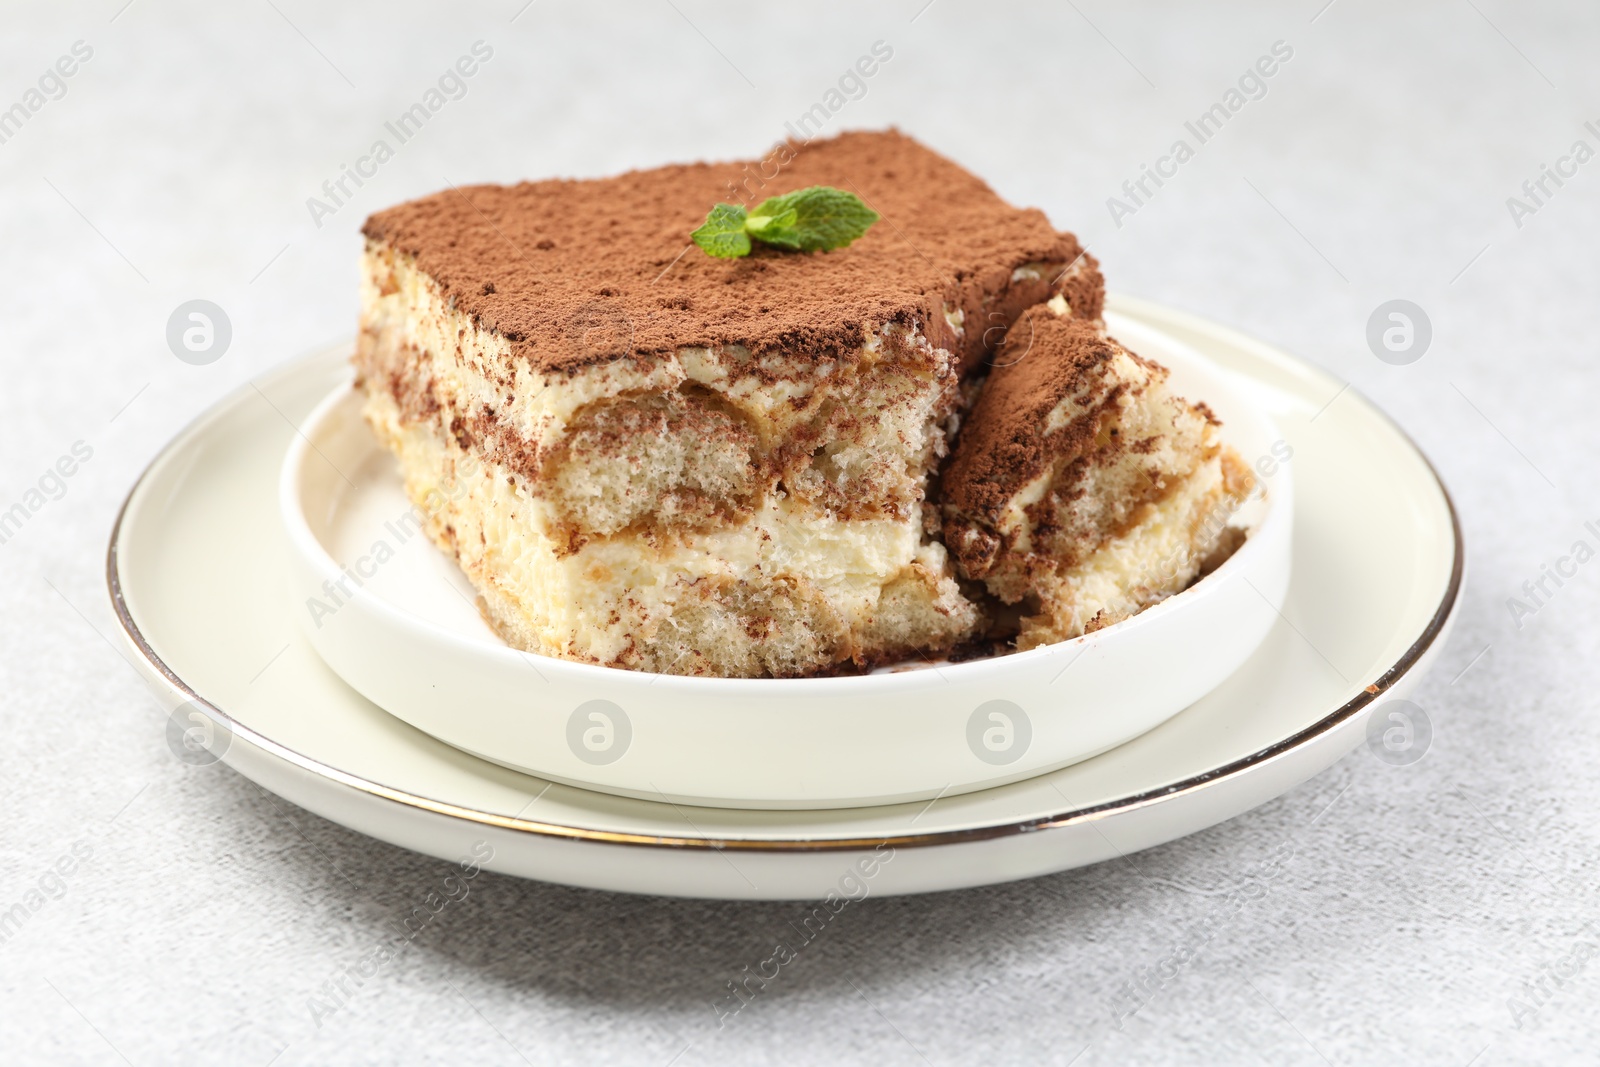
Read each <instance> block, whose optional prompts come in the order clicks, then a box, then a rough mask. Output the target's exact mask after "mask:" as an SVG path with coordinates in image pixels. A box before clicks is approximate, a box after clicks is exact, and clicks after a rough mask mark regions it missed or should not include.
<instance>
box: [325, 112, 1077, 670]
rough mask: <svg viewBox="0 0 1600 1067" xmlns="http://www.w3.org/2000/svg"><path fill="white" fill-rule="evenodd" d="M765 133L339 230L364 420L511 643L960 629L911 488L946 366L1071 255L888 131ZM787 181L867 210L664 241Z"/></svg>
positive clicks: (1072, 295)
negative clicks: (848, 225)
mask: <svg viewBox="0 0 1600 1067" xmlns="http://www.w3.org/2000/svg"><path fill="white" fill-rule="evenodd" d="M781 147H782V151H781V152H779V153H775V154H774V155H773V156H769V157H768V158H767V159H766V160H763V161H761V163H758V164H757V163H751V164H741V163H733V164H723V165H710V164H699V165H691V166H674V167H664V168H661V169H658V170H650V171H640V172H635V173H630V174H625V175H622V176H620V177H616V178H610V179H604V180H594V181H544V182H534V183H523V184H520V185H514V186H472V187H465V188H460V189H456V188H452V189H450V190H448V191H445V192H441V193H438V194H435V195H433V196H429V197H426V198H424V199H421V200H417V201H413V202H411V203H408V204H404V205H401V206H399V207H396V208H392V209H390V210H387V211H383V212H380V213H378V214H377V215H374V216H373V217H372V218H371V219H369V220H368V221H367V224H366V227H365V229H364V233H365V234H366V237H367V246H366V252H365V256H364V259H363V285H362V311H361V333H360V341H359V347H358V352H357V356H356V366H357V371H358V384H359V387H360V388H361V389H363V390H364V391H365V393H366V397H367V401H366V407H365V411H366V416H367V419H368V421H369V422H370V423H371V425H372V426H373V428H374V429H375V430H376V432H377V434H378V436H379V438H380V439H381V440H382V441H383V443H384V444H385V445H386V446H387V447H388V448H389V449H390V450H392V451H393V452H394V453H395V454H396V455H397V456H398V457H399V459H400V465H401V469H402V471H403V473H404V477H405V483H406V488H407V491H408V493H409V495H410V496H411V498H412V500H413V501H415V502H416V503H417V504H418V505H420V506H421V508H422V510H423V511H424V513H425V514H426V515H427V516H428V523H429V532H430V533H431V535H432V536H433V538H434V540H435V541H436V542H437V543H438V544H439V545H440V546H441V547H442V548H444V549H445V550H447V551H449V552H451V553H453V554H454V555H455V557H456V559H457V560H458V561H459V562H460V565H461V567H462V568H463V570H464V571H465V573H466V575H467V576H468V578H469V579H470V580H471V581H472V583H473V585H474V586H475V587H476V588H477V589H478V591H479V593H480V594H481V599H482V606H483V608H484V610H485V613H486V615H487V616H488V617H489V618H490V619H491V621H492V622H493V624H494V625H495V626H496V628H497V629H498V631H499V632H500V634H501V635H502V636H503V637H504V638H505V639H506V640H507V641H508V642H509V643H510V644H512V645H514V646H517V647H519V648H522V649H526V650H529V651H533V652H539V653H544V654H547V655H552V656H561V657H566V658H569V659H576V660H582V661H586V662H590V663H597V664H606V665H611V666H618V667H628V668H636V669H641V670H650V671H662V672H670V673H679V674H711V675H722V676H760V675H772V676H796V675H806V674H813V673H819V672H826V671H831V670H836V669H839V668H842V667H849V666H852V665H855V666H861V665H868V664H872V663H875V662H880V661H886V660H893V659H898V658H902V657H906V656H915V655H924V654H928V653H935V652H938V651H940V650H943V649H947V648H949V647H950V646H952V645H953V644H955V643H957V642H959V641H961V640H962V639H964V638H966V637H968V636H970V635H971V634H973V633H974V631H975V630H976V629H977V628H978V627H979V626H980V624H981V622H982V620H981V618H980V610H979V608H978V607H977V606H976V605H975V604H974V603H973V602H972V601H971V600H969V599H968V597H967V596H965V595H963V593H962V591H961V588H960V586H959V584H958V582H957V580H956V575H955V572H954V568H953V566H952V564H951V562H950V560H949V559H948V557H947V554H946V551H945V548H944V545H943V544H942V543H941V542H940V540H939V539H938V527H939V522H938V519H937V515H936V514H935V513H933V512H932V509H931V505H928V506H925V494H926V490H927V488H928V483H929V480H930V476H931V475H932V474H933V473H934V472H935V471H936V470H937V467H938V465H939V463H940V461H941V458H942V457H943V456H944V455H945V454H946V451H947V449H948V442H949V439H950V436H951V435H952V434H953V433H954V431H955V429H956V426H957V423H958V420H959V416H960V410H961V407H962V396H963V392H962V388H961V380H962V376H963V375H964V374H965V373H966V372H967V371H969V370H971V369H973V368H975V367H978V366H980V365H981V364H983V363H984V362H985V360H986V357H987V356H988V354H989V351H990V349H991V347H992V346H993V345H995V344H997V343H998V342H999V341H1000V339H1001V338H1002V337H1003V336H1005V333H1006V327H1009V326H1010V325H1011V323H1012V321H1013V320H1014V319H1015V318H1016V317H1017V315H1018V314H1019V313H1021V312H1022V310H1023V309H1024V308H1027V307H1029V306H1031V305H1034V304H1037V303H1039V302H1040V301H1043V300H1047V299H1051V298H1052V297H1056V298H1057V299H1056V301H1055V303H1056V306H1057V307H1059V308H1061V309H1063V312H1064V313H1067V309H1068V308H1069V307H1070V313H1071V314H1075V315H1077V316H1081V317H1082V318H1084V319H1085V320H1097V319H1098V318H1099V315H1100V306H1101V285H1100V277H1099V272H1098V270H1097V268H1096V266H1095V263H1094V261H1093V260H1092V259H1090V258H1088V257H1087V256H1085V255H1084V254H1083V251H1082V249H1081V247H1080V246H1079V245H1078V243H1077V241H1076V240H1074V239H1073V237H1072V236H1071V235H1070V234H1066V233H1061V232H1058V231H1057V230H1055V229H1054V228H1053V227H1052V226H1051V225H1050V223H1049V221H1048V220H1047V219H1046V218H1045V216H1044V215H1043V214H1042V213H1040V212H1038V211H1034V210H1019V209H1016V208H1013V207H1010V206H1009V205H1007V204H1006V203H1005V202H1004V201H1002V200H1001V199H1000V198H999V197H998V196H996V195H995V194H994V193H993V192H992V191H991V190H990V189H989V188H988V187H987V186H986V185H985V184H984V183H983V182H981V181H979V180H978V179H977V178H975V177H973V176H972V175H971V174H969V173H968V172H966V171H965V170H963V169H961V168H960V167H958V166H956V165H955V164H953V163H951V162H950V161H948V160H946V159H944V158H942V157H941V156H939V155H937V154H935V153H933V152H931V151H929V150H928V149H926V148H923V147H921V146H920V145H918V144H917V143H915V142H914V141H912V140H910V139H908V138H906V137H904V136H901V135H900V134H898V133H893V132H890V133H870V134H869V133H856V134H845V135H842V136H840V137H837V138H835V139H832V140H828V141H821V142H814V143H811V144H809V145H806V146H803V147H802V146H797V145H789V146H781ZM775 161H776V162H775ZM773 171H776V173H775V176H774V177H771V178H766V179H763V178H756V177H754V175H756V174H760V175H766V174H768V173H770V172H773ZM757 184H759V185H761V186H762V187H761V188H759V189H757V188H752V186H753V185H757ZM813 186H829V187H832V188H833V189H834V190H840V191H844V192H848V193H850V194H852V195H853V196H857V197H859V198H860V199H861V200H862V201H864V202H865V204H867V205H869V206H870V208H871V209H873V210H874V211H876V212H877V213H878V214H880V215H881V216H882V222H881V223H879V224H877V225H875V226H873V227H872V228H871V230H870V232H868V233H866V234H865V236H863V237H861V238H860V239H859V240H856V241H855V242H854V243H853V244H851V245H850V246H849V247H848V248H840V249H837V250H835V251H828V252H807V251H788V250H784V249H781V248H774V247H770V246H765V245H758V246H757V247H755V248H754V249H753V251H751V253H750V254H749V255H748V256H746V257H745V258H741V259H737V260H731V261H730V260H724V259H715V258H712V257H710V256H708V255H706V254H703V253H702V252H701V251H699V250H698V249H694V248H692V247H688V242H687V234H688V231H689V230H690V229H692V228H693V226H694V225H695V223H697V222H699V221H700V220H701V219H703V218H705V217H706V214H707V211H708V209H710V208H711V207H712V206H713V205H714V204H716V203H717V202H719V201H727V200H729V199H730V198H731V199H745V201H746V204H747V206H750V207H755V206H757V205H756V202H757V201H760V200H763V199H764V198H767V197H769V196H772V195H774V194H786V193H789V192H791V191H794V190H800V189H806V188H810V187H813ZM925 510H926V511H927V512H928V514H927V516H926V517H925ZM974 588H976V587H974Z"/></svg>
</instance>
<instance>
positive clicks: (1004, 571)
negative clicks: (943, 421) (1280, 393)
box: [941, 298, 1252, 649]
mask: <svg viewBox="0 0 1600 1067" xmlns="http://www.w3.org/2000/svg"><path fill="white" fill-rule="evenodd" d="M1167 378H1168V371H1167V369H1166V368H1165V367H1162V366H1161V365H1159V364H1157V363H1154V362H1151V361H1150V360H1147V359H1143V358H1141V357H1139V356H1137V355H1135V354H1134V353H1132V352H1129V351H1128V350H1127V349H1126V348H1124V347H1122V346H1121V345H1119V344H1118V343H1117V342H1116V341H1115V340H1113V339H1111V338H1110V337H1107V336H1106V335H1105V334H1104V332H1103V331H1102V330H1100V329H1098V328H1096V327H1095V325H1093V324H1091V323H1086V322H1084V321H1082V320H1080V319H1077V318H1075V317H1073V316H1072V315H1071V314H1069V312H1068V308H1067V306H1066V304H1065V303H1064V302H1063V301H1062V300H1061V299H1060V298H1057V299H1054V300H1051V301H1050V302H1049V303H1048V304H1046V305H1043V306H1039V307H1033V308H1029V309H1028V310H1027V311H1025V312H1023V314H1022V316H1021V317H1020V318H1019V319H1018V320H1017V322H1016V324H1015V325H1014V326H1012V328H1011V329H1010V330H1009V331H1008V332H1007V335H1006V340H1005V344H1004V345H1003V347H1002V348H1001V349H1000V351H999V352H998V353H996V354H995V357H994V366H993V370H992V371H991V372H990V374H989V377H988V380H987V381H986V382H985V384H984V386H983V392H982V395H981V397H980V398H979V400H978V403H977V405H976V407H975V409H974V410H973V411H972V413H971V414H970V415H969V416H968V417H967V419H966V421H965V424H964V425H963V427H962V431H961V437H960V441H959V443H958V444H957V446H956V449H955V452H954V454H953V455H952V456H951V457H950V460H949V462H948V463H947V464H946V465H945V468H944V471H943V474H942V476H941V490H942V504H943V513H944V527H943V528H944V538H945V544H946V545H947V546H948V547H949V549H950V552H951V554H952V555H953V556H954V557H955V559H956V564H957V568H958V570H959V572H960V574H961V575H962V577H964V578H969V579H974V580H981V581H982V582H983V583H984V585H985V586H986V587H987V589H988V590H989V592H990V593H991V594H993V595H994V596H995V597H996V598H997V599H998V600H1000V601H1001V602H1002V603H1005V604H1013V605H1020V606H1021V610H1022V619H1021V623H1020V626H1021V629H1020V632H1019V633H1017V635H1016V646H1017V647H1018V648H1019V649H1026V648H1032V647H1035V646H1037V645H1042V644H1048V643H1050V642H1053V641H1063V640H1067V639H1069V638H1073V637H1078V636H1080V635H1082V634H1084V633H1088V632H1091V631H1093V630H1098V629H1101V628H1102V627H1105V626H1110V625H1111V624H1112V623H1116V622H1120V621H1122V620H1123V619H1125V618H1127V617H1129V616H1130V615H1133V614H1135V613H1136V612H1138V611H1140V610H1142V609H1143V608H1145V607H1148V606H1149V605H1151V604H1154V603H1156V602H1157V601H1159V600H1162V599H1164V598H1166V597H1168V596H1171V595H1172V594H1174V593H1177V592H1180V591H1181V590H1182V589H1183V588H1184V587H1185V586H1187V585H1188V584H1189V583H1190V582H1191V581H1193V580H1194V578H1195V576H1196V575H1197V574H1199V573H1200V571H1201V569H1202V567H1203V566H1204V565H1205V563H1206V561H1207V559H1208V557H1210V556H1212V554H1213V553H1215V552H1217V551H1218V550H1219V547H1224V546H1226V544H1227V543H1228V539H1230V538H1231V537H1232V536H1233V535H1232V534H1231V533H1230V532H1229V526H1228V520H1229V518H1230V517H1231V516H1232V514H1233V512H1234V510H1235V509H1236V508H1237V507H1238V505H1239V503H1240V502H1241V501H1242V500H1243V499H1244V497H1245V496H1246V495H1247V494H1248V492H1249V490H1250V487H1251V484H1252V483H1251V476H1250V471H1249V468H1248V467H1247V466H1246V465H1245V464H1244V462H1243V461H1242V460H1241V459H1240V458H1239V457H1238V455H1237V454H1236V453H1235V452H1233V450H1232V449H1229V448H1227V447H1225V446H1224V445H1223V444H1222V443H1221V441H1220V439H1219V437H1218V433H1217V429H1218V425H1219V424H1218V422H1217V420H1216V418H1215V416H1213V415H1212V413H1211V411H1210V409H1208V408H1207V407H1206V406H1205V405H1204V404H1202V403H1190V402H1189V401H1186V400H1184V399H1182V398H1181V397H1179V396H1177V395H1175V394H1174V393H1173V392H1172V391H1171V390H1170V389H1169V388H1168V385H1167Z"/></svg>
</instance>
